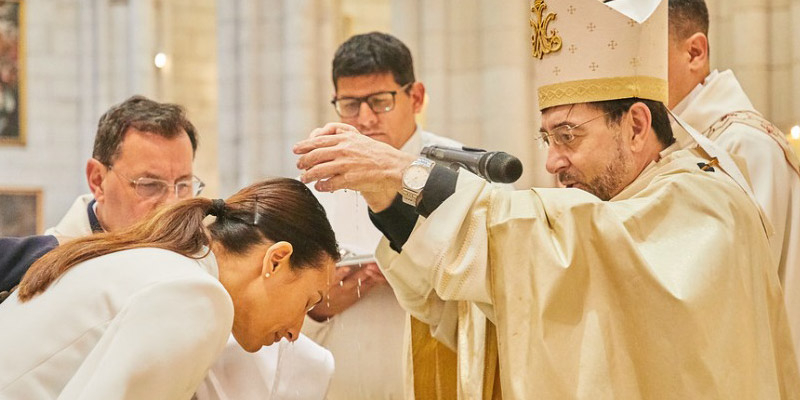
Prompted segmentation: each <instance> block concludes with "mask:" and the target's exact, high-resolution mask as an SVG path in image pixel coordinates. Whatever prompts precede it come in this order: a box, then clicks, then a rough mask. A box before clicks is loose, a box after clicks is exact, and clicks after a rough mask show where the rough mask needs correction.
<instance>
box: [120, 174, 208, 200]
mask: <svg viewBox="0 0 800 400" xmlns="http://www.w3.org/2000/svg"><path fill="white" fill-rule="evenodd" d="M108 170H109V171H113V172H114V173H115V174H117V175H118V176H119V177H120V178H122V179H123V180H126V181H128V183H130V184H131V185H132V186H133V189H134V191H136V194H138V195H139V196H140V197H144V198H160V197H163V196H164V195H166V194H167V193H168V192H170V190H172V193H175V197H177V198H179V199H186V198H189V197H194V196H197V195H199V194H200V192H202V191H203V188H205V187H206V184H205V183H203V181H201V180H200V178H198V177H196V176H193V177H192V179H190V180H184V181H180V182H175V183H174V184H173V183H170V182H167V181H165V180H162V179H155V178H138V179H131V178H128V177H127V176H125V175H122V174H121V173H119V172H118V171H117V170H115V169H112V168H111V166H108Z"/></svg>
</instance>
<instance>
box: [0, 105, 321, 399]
mask: <svg viewBox="0 0 800 400" xmlns="http://www.w3.org/2000/svg"><path fill="white" fill-rule="evenodd" d="M197 144H198V134H197V131H196V130H195V128H194V125H193V124H192V123H191V122H190V121H189V119H188V118H187V117H186V114H185V112H184V110H183V108H182V107H181V106H179V105H176V104H168V103H159V102H156V101H153V100H150V99H147V98H145V97H143V96H133V97H131V98H129V99H127V100H125V101H124V102H122V103H120V104H117V105H115V106H113V107H111V108H110V109H109V110H108V111H107V112H106V113H105V114H103V116H102V117H100V121H99V123H98V129H97V135H96V136H95V142H94V150H93V153H92V158H91V159H89V161H88V162H87V165H86V175H87V180H88V183H89V188H90V190H91V192H92V193H91V194H89V195H84V196H81V197H79V198H78V199H77V200H76V201H75V203H74V204H73V205H72V207H71V208H70V209H69V211H68V212H67V214H66V215H65V216H64V218H63V219H62V220H61V222H59V223H58V225H56V226H55V227H53V228H50V229H48V230H47V232H46V235H54V236H55V237H57V238H58V240H60V241H64V240H70V239H75V238H79V237H83V236H88V235H91V234H92V233H97V232H106V231H108V232H110V231H117V230H120V229H125V228H127V227H129V226H131V225H133V224H134V223H136V222H138V221H139V220H141V219H142V218H144V217H146V216H147V215H148V214H149V213H150V212H151V211H153V210H155V209H156V208H158V207H161V206H164V205H167V204H172V203H174V202H177V201H180V200H184V199H188V198H191V197H194V196H197V195H199V194H200V192H201V191H202V189H203V187H204V184H203V182H202V181H201V180H200V179H198V178H197V177H196V176H194V174H193V172H192V162H193V160H194V155H195V152H196V150H197ZM57 245H58V242H57V241H56V239H55V238H54V237H53V236H33V237H28V238H19V239H18V238H4V239H2V240H0V250H1V251H3V252H4V254H3V256H2V257H0V290H5V291H3V292H0V301H2V300H3V298H4V297H5V296H7V295H8V292H7V289H10V288H11V287H13V286H15V285H17V284H18V283H19V281H20V279H21V277H22V275H23V274H24V272H25V271H26V270H27V268H28V267H29V266H30V265H31V263H33V262H34V261H35V260H36V259H37V258H39V257H41V256H42V255H43V254H44V253H46V252H47V251H49V250H51V249H52V248H54V247H55V246H57ZM0 306H2V305H0ZM153 340H158V338H153ZM278 370H280V373H281V374H282V375H279V374H278ZM332 370H333V359H332V356H331V354H330V352H328V351H327V350H325V349H323V348H321V347H320V346H318V345H317V344H315V343H314V342H312V341H311V340H309V339H308V338H306V337H305V336H302V335H301V337H300V338H299V339H298V340H297V341H295V342H293V343H291V344H289V343H288V342H281V343H278V344H276V345H274V346H270V347H265V348H263V349H261V351H259V352H257V353H252V354H251V353H247V352H245V351H244V350H243V349H242V348H241V347H240V346H239V345H238V344H237V343H236V341H235V340H234V339H233V338H231V340H230V341H229V343H228V345H226V347H225V349H224V351H223V353H222V354H221V356H220V358H219V359H218V360H217V362H216V363H215V364H214V366H213V367H212V369H211V370H210V371H209V372H208V374H209V375H208V377H207V378H206V379H205V380H204V381H203V382H202V384H201V386H200V387H198V388H197V394H196V396H195V398H197V399H198V400H221V399H226V398H266V397H268V396H270V395H273V394H274V395H275V396H277V397H286V396H292V397H293V398H298V399H318V398H321V397H322V396H323V395H324V393H325V391H326V389H327V385H328V381H329V380H330V377H331V374H332ZM228 396H231V397H228Z"/></svg>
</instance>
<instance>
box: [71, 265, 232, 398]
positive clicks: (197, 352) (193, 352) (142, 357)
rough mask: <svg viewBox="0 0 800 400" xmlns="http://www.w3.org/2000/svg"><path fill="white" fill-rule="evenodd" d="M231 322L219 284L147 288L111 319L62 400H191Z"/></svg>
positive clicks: (181, 282)
mask: <svg viewBox="0 0 800 400" xmlns="http://www.w3.org/2000/svg"><path fill="white" fill-rule="evenodd" d="M204 278H205V277H204ZM209 278H210V277H209ZM232 321H233V306H232V303H231V300H230V297H229V296H228V294H227V292H226V291H225V289H224V288H223V287H222V286H221V285H220V284H219V282H216V281H214V280H212V279H201V278H198V277H190V278H182V279H177V280H172V281H167V282H159V283H156V284H153V285H150V286H148V287H146V288H144V289H143V290H141V291H140V292H138V293H136V294H134V295H133V296H131V297H130V298H129V299H128V303H127V304H125V305H124V306H123V307H122V308H121V309H120V311H119V313H118V314H117V315H116V316H115V317H114V318H113V319H112V320H110V321H108V322H107V324H108V328H107V329H106V330H105V332H104V333H103V335H102V336H101V338H100V340H99V341H98V342H97V345H96V346H95V347H94V349H92V351H91V352H90V353H89V356H88V357H87V358H86V360H84V362H83V363H82V364H81V366H80V367H79V369H78V370H77V371H76V373H75V375H74V376H73V377H72V379H71V380H70V381H69V383H68V384H67V385H66V387H65V388H64V390H63V391H62V393H61V395H60V396H59V397H58V399H63V400H67V399H84V400H92V399H98V400H100V399H148V400H155V399H165V400H166V399H190V398H191V397H192V395H193V394H194V391H195V389H196V388H197V386H198V385H199V384H200V382H201V381H202V380H203V377H204V376H205V375H206V372H207V371H208V369H209V367H210V366H211V365H212V364H213V363H214V361H215V360H216V358H217V357H218V356H219V354H220V352H221V351H222V348H223V347H224V346H225V342H226V340H227V338H228V336H229V335H230V332H231V325H232Z"/></svg>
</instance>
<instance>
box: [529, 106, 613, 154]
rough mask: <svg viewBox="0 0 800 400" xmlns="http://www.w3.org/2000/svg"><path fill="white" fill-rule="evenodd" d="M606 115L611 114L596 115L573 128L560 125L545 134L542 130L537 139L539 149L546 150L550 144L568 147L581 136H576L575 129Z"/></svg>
mask: <svg viewBox="0 0 800 400" xmlns="http://www.w3.org/2000/svg"><path fill="white" fill-rule="evenodd" d="M569 112H572V109H570V111H569ZM608 114H611V112H607V113H603V114H600V115H596V116H594V117H592V118H590V119H589V120H587V121H583V122H581V123H580V124H578V125H574V126H573V125H569V124H562V125H559V126H557V127H555V128H553V129H552V130H550V132H546V131H544V130H543V131H542V132H541V136H539V137H538V138H537V139H539V140H540V142H539V147H541V148H543V149H546V148H548V147H550V144H551V143H555V144H557V145H559V146H563V145H568V144H570V143H572V142H573V141H574V140H575V139H576V138H577V137H578V136H583V135H580V134H576V133H575V132H574V130H575V129H578V128H580V127H581V126H584V125H586V124H588V123H589V122H592V121H594V120H596V119H599V118H600V117H605V116H606V115H608ZM567 118H569V113H567Z"/></svg>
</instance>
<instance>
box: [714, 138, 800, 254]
mask: <svg viewBox="0 0 800 400" xmlns="http://www.w3.org/2000/svg"><path fill="white" fill-rule="evenodd" d="M717 143H719V144H720V145H721V146H722V147H724V148H725V149H727V150H728V151H730V152H731V153H733V154H736V155H738V156H740V157H742V158H744V159H745V161H747V171H748V172H749V174H750V180H751V181H752V186H753V194H754V195H755V197H756V200H758V203H759V205H760V206H761V209H762V210H763V211H764V214H765V215H766V216H767V218H768V219H769V221H770V223H771V224H772V227H773V228H774V229H775V235H776V236H775V238H774V239H773V240H771V241H770V243H771V245H772V251H773V255H775V256H776V257H777V258H776V260H780V250H781V248H782V245H783V238H784V235H785V233H786V225H787V215H786V213H787V210H788V209H789V201H790V185H789V184H788V182H790V180H791V179H792V174H793V173H794V171H792V170H791V169H790V167H789V165H788V163H787V162H786V158H785V156H784V154H783V150H782V149H781V148H780V146H778V144H777V143H775V141H774V140H773V139H772V138H771V137H769V135H767V134H766V133H764V132H761V131H759V130H758V129H755V128H752V127H749V126H746V125H741V124H733V125H731V126H730V127H729V128H728V129H726V130H725V132H723V133H722V135H720V137H719V139H718V140H717Z"/></svg>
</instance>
